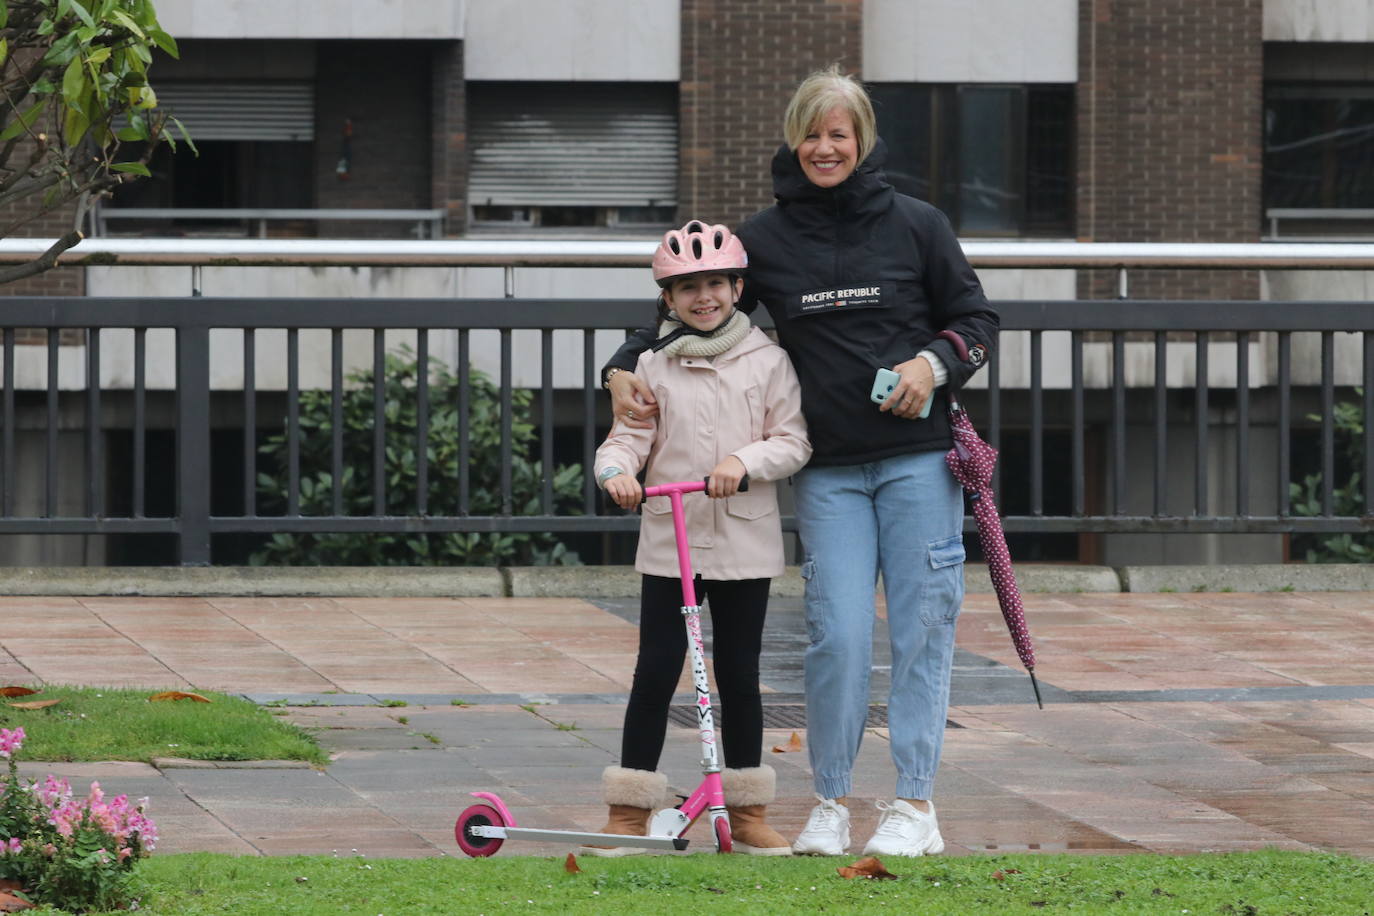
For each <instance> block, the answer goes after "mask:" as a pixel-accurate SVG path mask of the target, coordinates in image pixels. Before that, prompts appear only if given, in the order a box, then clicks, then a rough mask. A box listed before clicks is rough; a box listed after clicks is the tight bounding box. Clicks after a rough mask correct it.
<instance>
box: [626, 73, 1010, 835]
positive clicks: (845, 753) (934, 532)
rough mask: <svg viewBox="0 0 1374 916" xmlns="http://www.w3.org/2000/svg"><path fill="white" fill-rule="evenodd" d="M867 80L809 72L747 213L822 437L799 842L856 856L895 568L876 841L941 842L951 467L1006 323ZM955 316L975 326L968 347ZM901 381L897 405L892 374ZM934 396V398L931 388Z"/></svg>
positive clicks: (952, 581) (636, 395)
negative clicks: (893, 162)
mask: <svg viewBox="0 0 1374 916" xmlns="http://www.w3.org/2000/svg"><path fill="white" fill-rule="evenodd" d="M874 121H875V119H874V116H873V106H872V104H871V102H870V101H869V99H868V95H867V93H866V92H865V91H864V89H863V87H862V86H861V85H860V84H859V83H858V82H857V81H855V80H853V79H852V78H850V77H847V76H844V75H842V74H841V73H840V72H839V70H838V68H837V67H831V68H830V69H829V70H825V71H820V72H818V73H814V74H812V75H811V76H809V77H808V78H807V79H806V80H804V81H803V82H802V84H801V85H800V86H799V87H798V89H797V91H796V93H795V95H794V96H793V97H792V100H791V103H790V104H789V105H788V107H787V113H786V115H785V117H784V124H783V131H784V136H785V138H786V143H785V144H784V145H783V146H782V147H781V148H780V149H779V150H778V152H777V154H776V155H775V156H774V157H773V191H774V195H775V197H776V198H777V203H776V204H775V205H774V206H772V207H769V208H768V209H766V210H764V211H763V212H761V213H758V214H756V215H754V216H752V217H750V218H749V219H748V220H746V221H745V222H744V224H743V225H741V226H740V227H739V230H738V233H737V234H738V235H739V237H740V238H741V239H742V240H743V241H744V244H745V247H746V249H747V250H748V251H749V275H748V278H747V280H746V283H745V290H744V296H743V298H742V300H741V302H740V304H739V307H740V308H741V309H744V310H745V311H749V310H752V308H753V307H754V305H756V304H757V303H759V302H761V303H763V305H764V307H765V308H767V309H768V311H769V314H770V315H772V318H773V321H774V324H775V325H776V327H777V331H778V341H779V343H781V344H782V346H783V347H784V348H785V349H786V350H787V352H788V354H789V355H790V356H791V358H792V363H793V365H794V366H795V367H796V371H797V375H798V377H799V379H800V382H801V390H802V412H803V414H804V415H805V417H806V421H807V424H808V428H809V430H810V435H811V444H812V447H813V449H814V452H813V454H812V458H811V461H810V463H809V464H808V465H807V467H806V468H804V469H803V470H801V471H799V472H798V473H797V474H796V475H795V477H794V481H793V483H794V487H793V493H794V497H795V502H796V513H797V522H798V527H799V533H800V535H801V541H802V546H803V548H804V554H805V556H804V559H803V564H802V576H803V577H804V578H805V580H806V618H807V627H808V630H809V633H810V639H811V643H810V646H809V647H808V649H807V651H806V698H807V734H808V738H809V742H808V743H809V745H810V748H809V749H810V759H811V769H812V773H813V779H814V783H815V790H816V796H817V801H818V802H819V803H818V804H817V805H816V807H815V808H814V809H813V810H812V812H811V816H810V818H809V819H808V820H807V823H806V827H805V828H804V829H803V830H802V833H801V835H800V836H799V837H798V838H797V840H796V842H795V843H794V844H793V849H794V850H795V851H796V852H798V853H801V854H811V855H842V854H844V853H845V852H846V851H847V847H848V846H849V810H848V807H847V804H846V802H847V796H848V795H849V792H850V788H851V771H852V769H853V765H854V760H855V758H856V757H857V755H858V752H859V744H860V741H861V740H862V738H863V731H864V723H865V720H866V717H867V713H868V692H869V672H870V670H871V660H872V649H873V646H872V640H873V617H874V588H875V584H876V578H877V575H878V573H879V572H881V573H882V579H883V588H884V593H885V597H886V599H887V618H888V629H889V632H890V635H891V643H892V687H891V694H890V696H889V702H888V725H889V731H890V737H891V748H892V759H893V763H894V764H895V765H896V769H897V784H896V792H895V796H896V797H895V800H894V801H893V802H892V803H890V804H889V803H886V802H879V803H878V808H879V810H880V811H881V812H882V816H881V819H880V821H879V824H878V828H877V830H876V831H875V833H874V835H873V837H872V838H871V839H870V840H869V842H868V844H867V845H866V847H865V849H864V852H865V853H866V854H883V855H926V854H933V853H938V852H941V851H942V850H943V849H944V841H943V840H942V839H941V837H940V831H939V825H938V823H937V820H936V816H935V808H934V806H933V805H932V804H931V803H930V798H931V795H932V784H933V780H934V776H935V770H936V767H937V766H938V764H939V758H940V749H941V745H942V742H943V738H944V725H945V713H946V710H947V707H948V704H949V675H950V663H951V660H952V657H953V651H954V621H955V618H956V617H957V616H958V613H959V605H960V603H961V601H962V599H963V561H964V548H963V538H962V534H961V530H962V523H963V514H964V512H963V500H962V498H961V495H960V490H959V486H958V484H957V483H956V482H955V481H954V478H953V477H952V476H951V474H950V473H949V470H948V469H947V468H946V467H945V463H944V455H945V452H946V451H948V450H949V448H950V447H951V444H952V443H951V439H950V431H949V421H948V416H947V412H946V410H945V409H944V408H945V407H946V406H947V404H948V395H947V394H946V392H947V391H949V390H953V389H957V388H958V387H960V386H961V385H962V384H963V383H964V382H965V381H967V379H968V378H969V376H971V375H972V374H973V373H974V372H975V371H976V370H977V369H978V368H979V366H981V365H982V363H983V362H984V359H985V357H986V355H987V353H988V352H990V351H991V348H992V344H993V342H994V338H995V336H996V334H997V315H996V313H995V312H994V311H993V310H992V308H991V306H989V305H988V302H987V298H986V297H985V296H984V295H983V290H982V286H981V285H980V284H979V282H978V278H977V276H976V275H975V274H974V272H973V269H972V268H971V267H969V264H968V261H967V260H966V259H965V258H964V255H963V252H962V250H961V249H960V247H959V242H958V240H957V239H956V238H955V236H954V232H953V230H952V229H951V228H950V225H949V221H948V220H947V219H946V218H945V216H944V214H942V213H941V212H940V211H939V210H937V209H935V208H934V207H932V206H930V205H929V204H926V203H924V202H922V201H918V200H916V199H914V198H911V197H906V196H904V195H902V194H898V193H896V192H895V191H894V190H893V188H892V186H891V185H889V184H888V183H887V181H886V180H885V179H884V178H883V175H882V171H881V167H882V164H883V160H884V158H885V149H884V146H883V143H882V141H881V139H879V138H878V137H877V135H876V131H875V123H874ZM942 331H949V332H952V333H953V334H955V335H958V337H959V338H961V339H962V341H963V343H964V344H965V345H966V348H967V354H968V358H967V359H960V358H959V357H958V355H956V352H955V349H954V346H953V344H952V343H951V341H949V340H947V339H944V338H940V337H937V335H938V334H940V333H941V332H942ZM653 335H654V332H653V330H652V329H645V330H644V331H641V332H637V333H636V334H635V335H634V336H632V337H631V339H630V340H629V341H627V343H626V345H625V346H624V347H622V348H621V349H620V350H619V351H618V352H617V353H616V355H615V356H614V357H613V358H612V359H611V362H610V364H609V365H608V367H607V369H606V370H605V371H604V372H603V380H604V383H605V385H606V387H607V388H609V389H610V391H611V394H612V405H613V409H614V411H615V414H616V417H617V419H621V420H623V422H626V423H628V424H631V425H634V424H639V423H643V422H644V420H645V418H646V417H649V416H652V415H653V413H654V412H655V411H656V409H657V408H656V405H655V404H654V401H653V394H652V392H650V391H649V390H648V389H647V388H646V387H645V386H644V384H643V383H642V382H641V381H640V380H639V379H637V378H636V377H635V376H634V375H633V373H632V372H630V371H628V370H629V369H630V368H632V367H633V366H634V364H635V359H636V357H637V355H638V353H639V352H640V351H641V350H643V349H644V347H645V346H647V344H648V342H649V341H651V340H652V339H653ZM880 368H888V369H892V370H894V371H895V372H897V373H898V374H899V375H900V381H899V382H898V383H897V385H896V387H895V388H894V389H893V390H892V392H891V393H890V395H889V396H888V397H887V398H886V400H885V401H884V402H883V403H882V405H881V406H875V405H874V404H873V403H872V402H871V401H870V399H869V395H870V391H871V389H872V387H873V384H874V375H875V372H876V371H877V370H878V369H880ZM932 398H933V399H934V404H933V406H934V408H935V409H933V410H931V411H930V412H929V417H928V418H927V419H922V418H921V414H922V413H923V412H924V408H925V407H926V405H927V402H928V401H930V400H931V399H932Z"/></svg>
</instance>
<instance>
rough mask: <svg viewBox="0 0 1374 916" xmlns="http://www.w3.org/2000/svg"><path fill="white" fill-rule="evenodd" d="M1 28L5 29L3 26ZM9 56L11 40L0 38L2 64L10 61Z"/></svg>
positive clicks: (0, 61)
mask: <svg viewBox="0 0 1374 916" xmlns="http://www.w3.org/2000/svg"><path fill="white" fill-rule="evenodd" d="M0 28H3V26H0ZM9 56H10V40H9V39H8V38H0V64H4V62H5V61H7V60H9Z"/></svg>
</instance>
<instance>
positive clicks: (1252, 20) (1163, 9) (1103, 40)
mask: <svg viewBox="0 0 1374 916" xmlns="http://www.w3.org/2000/svg"><path fill="white" fill-rule="evenodd" d="M1079 10H1080V13H1079V32H1078V47H1079V74H1080V75H1079V80H1078V85H1077V110H1078V167H1077V211H1078V213H1077V215H1078V220H1077V223H1078V237H1079V238H1080V239H1081V240H1084V241H1095V242H1256V241H1259V234H1260V224H1261V218H1260V217H1261V171H1260V170H1261V167H1262V156H1261V145H1260V141H1261V137H1260V132H1261V126H1262V124H1263V106H1262V102H1263V63H1264V54H1263V42H1262V41H1261V35H1260V32H1261V24H1262V18H1263V3H1262V0H1218V2H1215V3H1192V2H1189V0H1083V2H1081V3H1080V4H1079ZM1087 273H1089V272H1085V274H1087ZM1080 292H1081V294H1082V295H1084V296H1085V297H1087V298H1102V297H1108V298H1109V297H1111V296H1113V295H1115V293H1116V277H1115V276H1113V275H1103V274H1102V273H1100V272H1096V273H1094V274H1093V275H1092V276H1091V278H1089V277H1088V276H1084V277H1083V278H1081V282H1080ZM1130 293H1131V295H1132V296H1133V297H1138V298H1145V299H1254V298H1257V297H1258V294H1259V278H1258V274H1257V273H1255V272H1253V271H1151V272H1148V273H1145V274H1141V275H1140V278H1139V280H1138V281H1137V282H1135V283H1133V284H1132V287H1131V290H1130Z"/></svg>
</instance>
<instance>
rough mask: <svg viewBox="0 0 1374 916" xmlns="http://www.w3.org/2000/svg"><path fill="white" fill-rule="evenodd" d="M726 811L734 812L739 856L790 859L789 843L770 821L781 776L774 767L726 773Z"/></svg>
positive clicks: (723, 775)
mask: <svg viewBox="0 0 1374 916" xmlns="http://www.w3.org/2000/svg"><path fill="white" fill-rule="evenodd" d="M720 778H721V782H722V783H723V784H724V786H725V810H726V811H728V812H730V836H731V839H732V840H733V841H734V848H735V852H741V853H744V854H745V855H747V856H790V855H791V854H792V844H790V843H788V842H787V840H785V839H784V838H783V836H782V834H780V833H778V832H777V831H776V830H774V829H773V828H772V827H769V826H768V821H767V819H766V816H767V813H768V806H769V805H770V804H772V803H773V798H774V796H775V794H776V792H777V783H778V774H777V773H776V772H774V771H773V768H772V767H770V766H757V767H749V768H747V769H743V770H723V771H722V772H721V774H720Z"/></svg>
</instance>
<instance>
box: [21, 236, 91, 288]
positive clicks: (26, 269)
mask: <svg viewBox="0 0 1374 916" xmlns="http://www.w3.org/2000/svg"><path fill="white" fill-rule="evenodd" d="M83 238H85V236H84V235H82V234H81V233H80V232H78V231H76V230H72V231H71V232H68V233H67V234H66V235H64V236H62V237H61V238H60V239H58V240H57V241H55V242H53V243H52V245H51V246H49V248H48V250H47V251H45V252H43V253H42V254H41V255H39V256H38V257H36V258H34V259H33V260H32V261H26V262H25V263H23V264H15V265H14V266H13V267H6V268H2V269H0V283H12V282H14V281H15V280H22V279H24V278H25V277H32V276H34V275H35V274H41V273H43V272H44V271H45V270H51V269H52V268H53V267H55V266H56V265H57V259H58V258H59V257H60V256H61V255H62V252H64V251H66V250H67V249H68V248H71V247H72V246H73V245H75V244H76V243H77V242H79V241H81V240H82V239H83Z"/></svg>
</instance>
